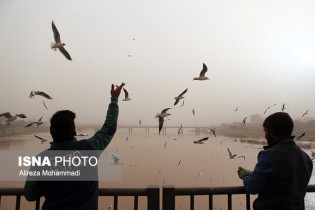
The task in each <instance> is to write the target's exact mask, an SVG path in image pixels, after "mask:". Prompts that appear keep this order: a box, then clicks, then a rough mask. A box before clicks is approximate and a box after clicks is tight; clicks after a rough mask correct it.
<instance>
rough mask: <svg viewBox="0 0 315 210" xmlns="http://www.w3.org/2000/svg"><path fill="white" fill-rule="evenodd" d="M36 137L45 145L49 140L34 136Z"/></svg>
mask: <svg viewBox="0 0 315 210" xmlns="http://www.w3.org/2000/svg"><path fill="white" fill-rule="evenodd" d="M34 136H35V137H36V138H38V139H39V140H40V143H44V142H45V141H47V139H44V138H42V137H39V136H36V135H34Z"/></svg>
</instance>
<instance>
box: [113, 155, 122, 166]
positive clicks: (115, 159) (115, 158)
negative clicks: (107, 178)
mask: <svg viewBox="0 0 315 210" xmlns="http://www.w3.org/2000/svg"><path fill="white" fill-rule="evenodd" d="M112 157H113V160H114V162H113V163H111V164H112V165H120V164H122V163H120V162H119V161H120V158H119V157H118V156H117V155H114V154H112Z"/></svg>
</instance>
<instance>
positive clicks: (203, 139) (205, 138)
mask: <svg viewBox="0 0 315 210" xmlns="http://www.w3.org/2000/svg"><path fill="white" fill-rule="evenodd" d="M208 139H209V137H204V138H202V139H200V140H198V141H207V140H208Z"/></svg>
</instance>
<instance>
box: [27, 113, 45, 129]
mask: <svg viewBox="0 0 315 210" xmlns="http://www.w3.org/2000/svg"><path fill="white" fill-rule="evenodd" d="M42 119H43V116H41V117H40V118H39V119H38V121H36V122H32V123H30V124H28V125H26V126H25V128H26V127H30V126H32V125H33V124H36V125H37V128H38V127H39V126H40V125H41V124H43V121H42Z"/></svg>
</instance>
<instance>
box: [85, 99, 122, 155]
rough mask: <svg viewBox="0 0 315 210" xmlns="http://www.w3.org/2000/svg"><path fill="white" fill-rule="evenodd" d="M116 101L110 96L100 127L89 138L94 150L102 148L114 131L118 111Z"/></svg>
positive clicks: (110, 138) (105, 145)
mask: <svg viewBox="0 0 315 210" xmlns="http://www.w3.org/2000/svg"><path fill="white" fill-rule="evenodd" d="M117 101H118V99H117V98H115V97H111V103H110V104H109V106H108V110H107V115H106V119H105V122H104V124H103V126H102V128H101V129H100V130H98V131H97V132H96V133H95V134H94V136H93V137H91V138H90V139H89V140H90V142H91V144H92V146H93V147H94V149H95V150H104V149H105V148H106V147H107V145H108V144H109V142H110V141H111V140H112V138H113V136H114V134H115V133H116V130H117V119H118V113H119V109H118V102H117Z"/></svg>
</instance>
